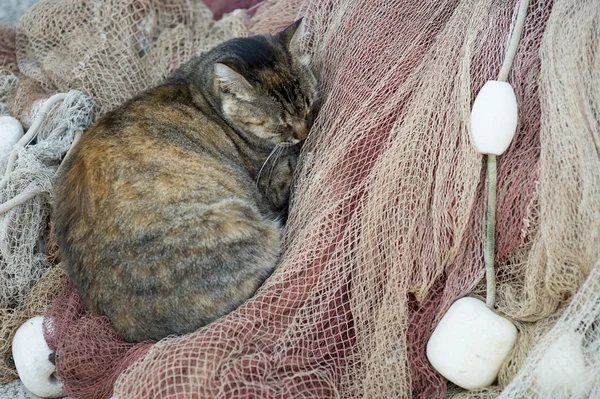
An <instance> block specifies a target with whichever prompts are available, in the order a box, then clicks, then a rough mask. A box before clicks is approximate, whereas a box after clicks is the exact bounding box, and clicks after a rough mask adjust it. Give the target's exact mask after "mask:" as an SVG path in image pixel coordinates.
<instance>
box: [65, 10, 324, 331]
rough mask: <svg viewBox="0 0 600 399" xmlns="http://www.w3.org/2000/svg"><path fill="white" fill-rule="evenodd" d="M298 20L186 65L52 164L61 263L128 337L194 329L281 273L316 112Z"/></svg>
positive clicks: (93, 306)
mask: <svg viewBox="0 0 600 399" xmlns="http://www.w3.org/2000/svg"><path fill="white" fill-rule="evenodd" d="M301 24H302V22H301V20H299V21H297V22H295V23H294V24H292V25H291V26H289V27H288V28H286V29H285V30H283V31H282V32H280V33H278V34H276V35H273V36H271V35H266V36H254V37H248V38H238V39H233V40H230V41H228V42H225V43H223V44H221V45H219V46H217V47H216V48H214V49H213V50H211V51H210V52H208V53H206V54H204V55H202V56H200V57H198V58H195V59H193V60H191V61H190V62H188V63H186V64H185V65H183V66H182V67H181V68H180V69H179V70H178V71H176V72H175V73H174V74H173V75H172V76H171V77H170V78H168V79H167V80H166V81H165V82H164V83H163V84H161V85H159V86H158V87H156V88H153V89H150V90H148V91H146V92H144V93H143V94H141V95H138V96H137V97H135V98H133V99H132V100H130V101H128V102H127V103H125V104H124V105H123V106H121V107H120V108H117V109H116V110H114V111H112V112H110V113H108V114H106V115H105V116H104V117H102V118H101V119H99V120H98V121H97V123H95V125H94V126H93V127H91V128H90V129H89V130H88V131H87V132H86V133H85V134H84V135H83V137H82V138H81V140H80V141H79V142H78V143H77V145H76V146H74V148H73V150H72V151H71V153H70V154H69V156H68V157H67V158H66V159H65V161H64V163H63V165H62V166H61V170H60V172H59V175H58V177H57V181H56V184H55V201H54V216H53V217H54V221H55V223H56V230H57V236H58V239H59V245H60V252H61V255H62V258H63V261H64V263H65V264H66V269H67V271H68V274H69V277H70V278H71V280H72V282H73V283H74V285H75V286H76V288H77V289H78V290H79V292H80V293H81V295H82V298H83V299H84V301H85V304H86V305H87V307H88V309H90V310H91V311H92V312H94V313H96V314H102V315H106V316H108V317H109V318H110V319H111V321H112V322H113V324H114V326H115V328H116V330H117V332H118V333H119V334H120V335H121V337H123V339H125V340H127V341H132V342H139V341H142V340H147V339H153V340H158V339H161V338H163V337H165V336H167V335H171V334H183V333H188V332H191V331H194V330H196V329H198V328H199V327H201V326H204V325H206V324H207V323H210V322H211V321H213V320H215V319H217V318H218V317H220V316H223V315H225V314H227V313H229V312H231V311H232V310H234V309H235V308H236V307H238V306H239V305H240V304H242V303H243V302H244V301H246V300H247V299H248V298H250V297H251V296H252V295H253V294H254V293H255V291H256V290H257V288H258V287H259V286H260V285H261V284H262V283H263V282H264V281H265V279H266V278H267V277H268V276H269V275H270V274H271V273H272V272H273V270H274V268H275V267H276V265H277V262H278V259H279V255H280V250H281V236H282V224H283V220H285V217H286V213H287V206H288V201H289V195H290V185H291V182H292V174H293V172H294V168H295V167H296V160H297V156H298V151H299V149H298V147H299V145H300V144H299V143H300V142H301V141H302V140H303V139H305V138H306V136H307V134H308V131H309V129H310V127H311V124H312V121H313V118H314V116H315V112H316V99H317V91H318V81H317V78H316V77H315V75H314V74H313V72H311V69H310V68H309V65H308V63H309V61H310V60H309V59H308V58H307V57H306V56H305V55H303V54H302V53H301V51H300V48H299V43H298V42H299V36H300V35H301V33H300V32H301V31H302V28H301Z"/></svg>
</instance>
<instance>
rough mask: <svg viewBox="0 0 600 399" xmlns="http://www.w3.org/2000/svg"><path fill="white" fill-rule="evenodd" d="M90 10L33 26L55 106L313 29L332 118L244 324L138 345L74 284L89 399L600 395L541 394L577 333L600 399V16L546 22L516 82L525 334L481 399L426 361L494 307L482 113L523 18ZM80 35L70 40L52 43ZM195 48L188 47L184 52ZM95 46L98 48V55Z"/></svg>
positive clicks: (504, 249)
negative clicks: (447, 332) (472, 308)
mask: <svg viewBox="0 0 600 399" xmlns="http://www.w3.org/2000/svg"><path fill="white" fill-rule="evenodd" d="M79 3H82V4H84V6H82V8H81V9H79V8H77V7H71V8H72V9H73V10H75V11H73V12H83V11H82V10H87V11H86V12H91V14H89V15H90V18H88V19H85V20H81V19H77V18H73V17H72V15H71V16H70V17H69V18H68V21H67V17H64V16H63V15H61V14H60V13H59V12H58V11H57V10H60V9H63V8H64V9H69V7H68V6H69V5H72V4H74V3H73V2H72V0H60V1H54V2H49V1H46V2H44V1H43V2H42V3H40V5H39V6H38V7H36V8H34V9H33V10H32V11H30V13H29V14H28V15H26V16H25V17H24V18H23V19H22V20H21V23H20V25H19V32H18V34H17V38H16V51H17V54H18V55H19V58H18V59H19V70H20V72H21V73H23V74H24V75H26V76H27V77H28V78H29V79H30V80H32V81H34V82H36V84H38V85H39V87H40V88H41V89H42V90H44V91H45V92H46V93H48V92H51V91H52V90H59V91H60V90H62V91H64V90H67V89H71V88H75V89H79V90H82V91H84V92H85V93H89V94H90V95H91V97H92V98H93V99H94V101H96V102H97V104H98V114H102V113H103V112H104V111H105V110H106V109H110V108H111V107H112V106H114V105H116V104H118V103H119V102H121V101H122V100H123V99H124V98H127V97H128V96H130V95H131V94H133V93H135V92H137V91H139V90H141V89H143V88H144V87H147V85H151V84H155V83H156V82H157V81H159V80H160V78H161V77H162V76H163V75H165V74H167V73H168V72H169V71H171V70H172V69H174V68H175V67H176V66H177V65H179V64H180V63H181V62H183V61H184V60H186V59H188V58H189V57H191V56H192V55H194V54H197V53H199V52H201V51H202V50H203V49H206V48H209V47H210V46H212V45H214V44H216V43H217V42H219V40H221V41H222V40H225V39H226V38H228V37H232V36H236V35H245V34H247V33H249V34H254V33H266V32H275V31H277V30H279V29H281V28H282V27H285V26H287V25H288V24H289V23H291V22H292V21H293V20H294V19H295V18H297V17H298V16H304V17H305V21H306V24H307V31H308V36H307V38H306V43H305V44H306V48H307V49H308V51H310V52H311V53H312V54H313V64H314V68H315V70H317V71H318V72H319V73H320V74H321V76H322V82H323V83H322V95H323V99H324V105H323V108H322V110H321V112H320V114H319V116H318V118H317V120H316V122H315V126H314V127H313V129H312V130H311V132H310V135H309V137H308V139H307V142H306V144H305V146H304V148H303V153H302V156H301V160H300V163H299V165H300V166H299V170H298V172H297V177H296V183H295V187H294V192H293V201H292V207H291V214H290V218H289V221H288V225H287V226H286V237H285V251H284V254H283V258H282V261H281V265H280V266H279V268H278V269H277V271H276V272H275V273H274V274H273V276H272V277H271V278H270V279H269V280H268V281H267V282H266V283H265V285H264V286H263V287H262V288H261V289H260V290H259V292H258V293H257V294H256V295H255V296H254V297H253V298H252V299H251V300H250V301H248V302H247V303H246V304H244V305H243V306H241V307H240V308H239V309H237V310H236V311H234V312H233V313H231V314H229V315H227V316H225V317H223V318H222V319H220V320H218V321H216V322H215V323H212V324H211V325H209V326H207V327H205V328H202V329H200V330H199V331H197V332H195V333H192V334H188V335H185V336H182V337H174V338H168V339H165V340H162V341H160V342H158V343H152V342H145V343H141V344H137V345H136V344H130V343H125V342H123V341H121V340H120V339H119V338H118V337H117V335H116V334H115V332H114V330H113V328H112V326H111V325H110V322H109V321H108V319H106V318H99V317H93V316H91V315H89V314H88V313H87V312H86V310H85V309H84V307H83V305H82V303H81V300H80V298H79V296H78V294H77V292H76V291H75V290H74V289H73V287H72V286H70V285H67V286H66V288H65V289H64V290H63V292H62V293H61V294H60V295H59V297H58V298H57V299H56V301H55V302H54V305H53V307H52V308H51V309H50V310H49V312H48V313H47V316H48V317H47V319H48V320H52V321H53V329H52V330H51V331H50V330H48V331H47V340H48V342H49V344H50V346H51V347H52V348H54V349H55V350H56V351H57V355H58V356H59V362H58V372H59V374H60V376H61V378H62V379H63V381H64V383H65V386H66V389H67V391H68V393H69V394H70V396H71V397H73V398H96V397H97V398H103V397H108V396H109V395H111V394H112V395H114V397H116V398H121V399H123V398H157V397H169V398H184V397H198V398H203V397H206V398H225V397H226V398H251V397H260V398H294V397H319V398H327V397H332V398H352V397H366V398H380V397H400V398H409V397H415V398H443V397H457V398H459V397H460V398H488V397H496V396H498V395H500V396H501V397H504V398H521V397H539V398H544V397H553V398H560V397H565V398H566V397H586V396H587V395H590V396H589V397H594V396H593V394H594V392H591V391H585V392H583V393H581V392H579V394H580V396H577V393H576V392H573V391H568V390H562V391H561V390H558V391H557V390H550V389H551V387H545V386H540V384H539V383H537V382H536V380H535V376H536V370H537V369H538V368H539V367H540V364H541V363H542V362H543V359H544V354H545V353H546V352H547V351H548V348H549V347H550V346H551V345H552V343H553V342H554V341H556V340H558V339H560V337H561V336H562V335H564V334H567V333H569V334H579V336H580V337H581V342H582V348H583V353H584V356H585V361H586V365H587V369H588V370H587V371H588V372H587V374H586V376H585V378H586V379H587V383H589V384H588V385H586V386H589V387H593V386H594V384H595V385H596V386H595V387H594V388H590V389H596V391H597V390H598V386H599V385H600V330H599V329H598V328H597V324H598V323H599V322H600V310H599V309H600V307H599V306H598V301H599V300H600V286H599V285H598V278H599V273H600V263H599V261H600V228H599V226H600V172H599V171H600V156H599V152H598V149H599V146H600V144H598V143H600V126H599V124H598V115H600V63H598V62H597V59H598V57H599V54H598V51H599V48H598V46H597V43H598V41H599V40H600V33H599V32H600V29H599V27H598V23H599V22H598V21H599V20H600V7H598V6H597V4H595V1H594V0H584V1H576V0H556V1H533V0H532V1H531V3H530V5H529V9H528V14H527V18H526V20H525V28H524V31H523V36H522V38H521V42H520V46H519V50H518V52H517V56H516V58H515V61H514V64H513V68H512V70H511V73H510V75H509V78H508V81H509V82H510V83H511V84H512V85H513V87H514V89H515V93H516V96H517V102H518V105H519V122H518V127H517V134H516V136H515V139H514V140H513V143H512V144H511V146H510V147H509V149H508V150H507V151H506V153H505V154H504V155H502V156H501V157H499V158H498V210H497V237H496V238H497V242H496V259H497V278H498V298H497V309H498V311H499V312H500V313H501V314H503V315H505V316H506V317H508V318H509V319H510V320H511V321H513V322H514V323H515V325H516V326H517V327H518V329H519V337H518V341H517V344H516V346H515V348H514V349H513V350H512V351H511V353H510V354H509V358H508V359H507V361H506V362H505V363H504V364H503V366H502V367H501V370H500V374H499V377H498V381H497V383H496V384H495V385H494V386H492V387H490V388H486V389H483V390H479V391H470V392H466V391H463V390H461V389H459V388H457V387H455V386H450V387H449V388H448V387H447V382H446V380H445V379H444V378H443V377H441V376H440V375H439V374H438V373H437V372H436V371H435V370H433V368H432V367H431V366H430V365H429V363H428V361H427V359H426V357H425V346H426V343H427V340H428V339H429V337H430V335H431V332H432V330H433V328H435V326H436V324H437V322H438V321H439V319H440V318H441V317H442V316H443V314H444V312H445V311H446V310H447V308H448V307H449V306H450V304H451V303H452V302H453V301H454V300H455V299H456V298H458V297H460V296H463V295H467V294H471V295H474V296H478V297H481V296H482V295H483V294H484V293H485V286H484V285H483V284H482V282H481V277H482V276H483V269H484V267H483V253H482V241H483V237H482V226H483V224H482V220H483V213H484V211H483V210H484V204H485V196H484V193H485V183H484V178H483V177H484V172H485V171H484V168H483V161H482V157H481V155H480V154H478V153H477V152H476V151H475V150H474V149H473V147H472V142H471V138H470V126H469V121H470V109H471V105H472V103H473V100H474V98H475V96H476V95H477V92H478V91H479V89H480V88H481V87H482V86H483V84H484V83H485V82H486V81H487V80H491V79H495V77H496V76H497V75H498V71H499V69H500V65H501V63H502V61H503V57H504V52H505V50H506V46H507V44H508V38H509V36H510V32H511V29H512V25H513V23H514V20H515V17H516V11H517V8H518V5H519V3H518V1H500V0H441V1H438V2H431V3H430V2H422V1H416V0H403V1H399V0H398V1H391V0H390V1H385V2H384V1H366V0H326V1H317V0H272V1H266V2H265V3H264V4H261V5H260V6H259V7H257V9H256V13H255V14H254V15H253V16H252V17H251V18H249V19H248V20H247V21H244V19H243V14H242V13H234V14H230V15H228V16H225V18H224V19H223V20H221V21H220V22H217V23H213V22H210V17H211V15H210V12H209V11H208V9H206V8H204V6H203V5H202V4H200V3H193V4H192V3H186V2H183V1H182V2H181V3H177V4H179V5H180V6H181V7H183V8H179V9H178V10H179V11H178V12H181V14H180V13H178V12H174V11H173V9H174V8H169V7H170V5H171V4H175V3H176V2H175V0H172V1H171V2H169V3H168V5H163V4H165V3H162V2H161V3H159V2H151V1H136V0H120V1H116V0H113V1H111V2H106V4H105V5H103V6H102V7H107V8H104V9H103V10H104V11H105V12H107V11H108V10H111V12H113V11H114V12H115V13H117V14H118V15H120V16H121V17H122V20H121V21H124V22H123V23H120V24H117V23H112V22H111V23H105V24H102V23H99V22H98V20H96V19H94V18H96V16H98V18H100V17H104V16H105V14H104V13H103V12H96V11H94V10H95V8H94V7H97V6H96V5H95V4H96V3H95V2H93V1H91V0H90V1H83V2H79ZM79 3H78V4H79ZM215 3H218V2H215ZM221 4H222V3H221ZM236 4H237V3H236ZM250 4H251V2H248V4H247V5H250ZM252 4H254V3H252ZM184 6H185V7H184ZM161 7H163V8H161ZM90 10H91V11H90ZM157 10H158V11H157ZM170 12H172V13H173V14H169V13H170ZM42 16H44V18H46V24H39V23H38V24H37V25H36V24H33V22H35V21H39V20H41V19H42ZM113 16H114V15H113ZM199 16H207V18H208V22H207V21H205V20H202V21H204V22H202V23H199V22H198V20H197V19H196V18H200V17H199ZM55 19H58V20H59V22H56V21H55ZM63 19H64V20H63ZM200 19H202V18H200ZM48 20H52V21H53V22H52V23H50V22H48ZM113 20H114V18H113V19H111V20H108V21H113ZM28 21H29V22H28ZM100 21H105V20H104V19H100ZM144 21H146V22H144ZM148 21H151V22H152V23H150V22H148ZM160 21H166V22H164V24H163V25H161V23H162V22H160ZM28 23H31V25H27V24H28ZM155 23H156V24H155ZM244 23H245V24H244ZM61 24H67V25H68V27H69V28H68V29H66V30H65V28H64V27H63V28H61V29H63V31H65V32H66V33H64V37H61V38H60V40H59V39H57V38H56V37H55V36H52V35H50V34H49V32H52V29H55V28H54V27H55V26H62V25H61ZM89 25H91V28H90V26H89ZM147 25H149V26H152V27H154V26H157V27H156V28H152V29H150V28H146V26H147ZM200 27H201V28H200ZM246 28H247V30H248V31H246ZM56 29H58V28H56ZM195 29H199V30H195ZM82 32H84V33H82ZM122 32H125V33H122ZM176 32H187V33H185V34H182V36H178V38H179V39H178V40H176V41H175V44H173V42H171V41H169V40H170V39H169V38H171V37H172V36H169V35H175V33H176ZM217 33H218V35H217ZM84 34H85V35H84ZM102 34H104V35H106V37H110V38H111V39H110V40H108V39H107V40H106V41H104V39H102V37H101V36H99V37H100V39H98V38H97V37H96V36H98V35H102ZM77 35H84V36H82V37H85V38H86V40H85V41H89V40H92V39H91V38H94V40H95V41H94V42H93V44H92V45H89V44H88V46H86V48H84V47H82V46H80V43H81V42H82V41H80V40H73V39H74V37H76V36H77ZM94 35H96V36H94ZM215 35H216V36H215ZM219 35H220V36H219ZM124 38H127V40H125V39H124ZM213 38H214V41H213ZM168 39H169V40H168ZM44 40H47V41H49V42H54V41H58V44H57V45H55V46H53V47H50V46H48V45H47V44H45V43H47V42H45V41H44ZM202 40H206V41H202ZM85 41H84V42H85ZM198 41H202V44H201V45H199V44H198ZM166 43H169V44H168V45H167V44H166ZM121 45H123V46H125V47H127V49H124V50H123V49H121V47H119V46H121ZM78 46H79V47H78ZM203 46H204V47H203ZM196 51H197V52H196ZM156 54H158V55H160V56H161V57H158V58H153V57H154V55H156ZM66 55H70V56H69V57H67V56H66ZM25 60H26V61H27V62H24V61H25ZM115 60H119V62H114V61H115ZM61 62H62V63H61ZM82 62H83V64H81V63H82ZM27 68H30V69H27ZM147 76H151V78H146V77H147ZM140 77H143V78H142V79H140V80H138V78H140ZM99 82H101V83H103V86H102V85H99ZM21 97H25V96H21ZM583 385H585V384H583ZM578 389H580V388H578ZM581 395H584V396H581Z"/></svg>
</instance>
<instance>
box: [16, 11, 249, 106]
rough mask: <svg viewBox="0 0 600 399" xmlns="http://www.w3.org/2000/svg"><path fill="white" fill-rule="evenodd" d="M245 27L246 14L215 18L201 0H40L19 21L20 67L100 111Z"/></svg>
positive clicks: (47, 85) (47, 86)
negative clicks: (87, 99)
mask: <svg viewBox="0 0 600 399" xmlns="http://www.w3.org/2000/svg"><path fill="white" fill-rule="evenodd" d="M244 23H245V14H244V13H235V14H232V15H229V16H228V17H226V18H223V19H221V20H220V21H218V22H215V21H213V19H212V12H211V11H210V10H209V9H208V8H207V7H206V6H205V5H204V4H203V3H202V2H201V1H200V0H167V1H163V0H128V1H123V0H108V1H92V0H87V1H81V0H60V1H49V0H46V1H40V2H39V3H37V4H36V5H35V6H34V7H33V8H32V9H31V10H30V11H29V12H28V13H27V14H25V15H24V16H23V17H22V18H21V20H20V21H19V25H18V27H19V29H18V33H17V56H18V65H19V69H20V71H21V72H22V73H24V74H25V75H27V76H28V77H29V78H32V79H34V80H36V81H38V82H40V83H42V85H43V86H44V88H45V89H46V90H49V91H67V90H70V89H78V90H81V91H83V92H84V93H86V94H88V95H90V96H91V97H92V98H93V99H94V101H95V103H96V105H97V107H98V109H97V111H98V112H99V113H100V114H102V113H104V112H106V111H108V110H110V109H112V108H114V107H115V106H117V105H119V104H121V103H122V102H123V101H125V100H127V99H129V98H131V97H132V96H133V95H134V94H137V93H139V92H140V91H142V90H144V89H146V88H148V87H152V86H155V85H156V84H157V83H158V82H160V81H161V80H162V79H164V78H165V76H166V75H168V74H169V73H170V72H172V71H173V70H174V69H176V68H178V67H179V66H180V65H181V64H182V63H183V61H185V60H188V59H190V58H191V57H192V56H194V55H198V54H200V53H202V52H204V51H206V50H208V49H210V48H212V47H214V46H215V45H217V44H218V43H221V42H222V41H224V40H227V39H230V38H232V37H237V36H244V35H246V27H245V24H244Z"/></svg>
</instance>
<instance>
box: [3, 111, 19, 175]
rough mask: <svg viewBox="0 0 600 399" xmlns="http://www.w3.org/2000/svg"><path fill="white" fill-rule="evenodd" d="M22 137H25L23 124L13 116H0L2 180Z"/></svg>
mask: <svg viewBox="0 0 600 399" xmlns="http://www.w3.org/2000/svg"><path fill="white" fill-rule="evenodd" d="M21 137H23V126H21V123H20V122H19V121H18V120H17V119H15V118H13V117H12V116H8V115H2V116H0V178H2V177H3V176H4V173H5V172H6V164H7V163H8V156H9V154H10V152H11V151H12V149H13V148H14V146H15V144H17V142H18V141H19V139H21Z"/></svg>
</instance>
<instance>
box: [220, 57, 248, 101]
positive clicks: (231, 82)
mask: <svg viewBox="0 0 600 399" xmlns="http://www.w3.org/2000/svg"><path fill="white" fill-rule="evenodd" d="M214 72H215V78H216V79H217V81H218V83H219V86H220V87H221V88H222V89H224V90H226V91H228V92H230V93H233V94H236V95H238V96H241V97H248V96H249V94H250V93H251V91H252V85H251V84H250V83H248V81H247V80H246V79H245V78H244V77H243V76H242V75H240V74H239V73H238V72H236V71H234V70H233V68H231V67H229V66H228V65H225V64H221V63H220V62H217V63H215V65H214Z"/></svg>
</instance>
